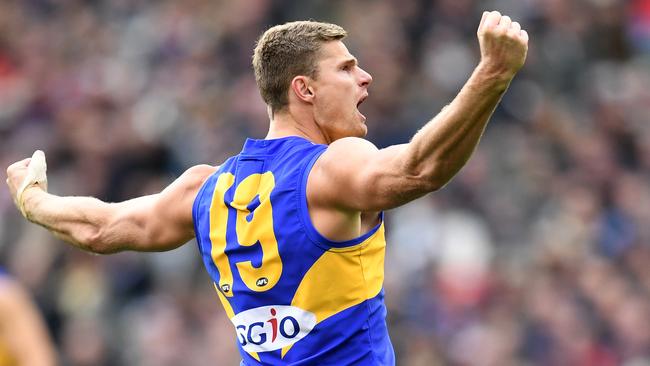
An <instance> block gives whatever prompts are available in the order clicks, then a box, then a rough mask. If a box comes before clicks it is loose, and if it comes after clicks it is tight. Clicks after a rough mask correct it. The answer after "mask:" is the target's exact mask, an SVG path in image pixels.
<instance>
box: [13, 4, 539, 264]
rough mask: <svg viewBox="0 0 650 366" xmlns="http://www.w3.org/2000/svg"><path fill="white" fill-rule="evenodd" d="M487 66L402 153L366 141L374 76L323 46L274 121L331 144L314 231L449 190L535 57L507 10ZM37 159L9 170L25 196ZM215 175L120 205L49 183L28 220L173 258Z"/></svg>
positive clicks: (318, 185) (280, 130)
mask: <svg viewBox="0 0 650 366" xmlns="http://www.w3.org/2000/svg"><path fill="white" fill-rule="evenodd" d="M477 35H478V40H479V45H480V49H481V60H480V62H479V64H478V66H477V67H476V68H475V70H474V72H473V73H472V75H471V76H470V78H469V80H468V81H467V82H466V83H465V85H464V86H463V88H462V89H461V91H460V92H459V93H458V95H457V96H456V98H454V100H453V101H452V102H451V103H450V104H449V105H447V106H446V107H445V108H444V109H443V110H442V111H441V112H440V113H439V114H438V115H437V116H435V117H434V118H433V119H432V120H430V121H429V122H428V123H426V124H425V125H424V126H423V127H422V128H421V129H420V131H419V132H418V133H416V134H415V136H413V139H412V140H411V141H410V142H409V143H407V144H402V145H394V146H390V147H387V148H385V149H381V150H379V149H377V148H376V147H375V146H374V145H373V144H372V143H370V142H368V141H366V140H364V139H363V138H362V137H363V136H365V134H366V131H367V128H366V125H365V117H364V116H363V115H362V114H361V113H359V111H358V109H357V106H358V104H359V102H361V101H363V100H364V99H365V98H366V97H367V96H368V87H369V86H370V84H371V83H372V77H371V76H370V75H369V74H368V73H367V72H365V71H364V70H363V69H361V68H360V67H359V65H358V63H357V60H356V59H355V58H354V57H353V56H352V55H350V53H349V52H348V50H347V48H346V47H345V45H344V44H343V43H342V42H341V41H331V42H327V43H325V44H324V45H323V47H322V49H321V51H320V53H319V55H320V58H319V61H318V71H319V72H318V76H317V77H316V78H315V79H312V78H310V77H307V76H303V75H298V76H295V77H294V78H293V80H292V81H291V86H290V90H289V95H288V99H289V105H288V107H287V108H285V109H283V110H282V111H277V112H276V113H273V114H272V119H271V121H270V126H269V133H268V135H267V138H278V137H284V136H302V137H305V138H307V139H309V140H311V141H312V142H314V143H321V144H329V147H328V149H327V151H326V152H325V153H323V154H322V155H321V157H320V158H319V159H318V160H317V162H316V164H315V165H314V167H313V169H312V171H311V173H310V175H309V179H308V184H307V201H308V207H309V214H310V216H311V219H312V221H313V223H314V226H315V227H316V228H317V229H318V230H319V231H320V233H321V234H323V235H324V236H325V237H327V238H329V239H331V240H336V241H341V240H347V239H350V238H354V237H357V236H359V235H360V234H362V233H365V232H367V231H368V230H369V229H370V228H371V227H373V226H374V225H375V224H376V223H377V220H378V218H377V213H378V212H379V211H382V210H386V209H390V208H394V207H397V206H400V205H403V204H405V203H407V202H409V201H412V200H414V199H416V198H418V197H421V196H423V195H425V194H427V193H430V192H432V191H435V190H437V189H439V188H441V187H442V186H444V185H445V184H446V183H447V182H448V181H449V180H450V179H451V178H452V177H453V176H454V175H455V174H456V173H457V172H458V171H459V170H460V169H461V168H462V167H463V165H464V164H465V163H466V162H467V160H468V159H469V157H470V156H471V154H472V153H473V151H474V149H475V148H476V146H477V144H478V142H479V140H480V137H481V135H482V134H483V131H484V129H485V126H486V125H487V122H488V120H489V118H490V116H491V115H492V112H493V111H494V109H495V107H496V106H497V104H498V103H499V101H500V100H501V97H502V95H503V93H504V92H505V91H506V89H507V88H508V86H509V84H510V82H511V80H512V79H513V77H514V76H515V74H516V73H517V71H518V70H519V69H520V68H521V67H522V66H523V64H524V61H525V59H526V53H527V50H528V34H527V33H526V31H525V30H522V29H521V26H520V25H519V23H517V22H513V21H512V20H511V19H510V18H509V17H508V16H502V15H501V14H500V13H499V12H496V11H493V12H485V13H484V14H483V17H482V19H481V22H480V25H479V27H478V31H477ZM29 162H30V159H25V160H22V161H19V162H17V163H14V164H12V165H11V166H10V167H9V168H8V169H7V176H8V178H7V184H8V186H9V190H10V192H11V195H12V197H13V198H14V200H15V201H17V196H16V194H17V191H18V187H20V184H21V183H22V182H23V180H24V177H25V175H26V174H27V171H28V166H29ZM215 169H216V168H215V167H212V166H207V165H198V166H195V167H192V168H190V169H188V170H187V171H186V172H185V173H184V174H183V175H181V176H180V177H179V178H178V179H177V180H176V181H174V182H173V183H172V184H171V185H170V186H168V187H167V188H165V189H164V190H163V191H162V192H160V193H158V194H154V195H150V196H144V197H139V198H135V199H132V200H129V201H125V202H120V203H106V202H102V201H100V200H98V199H95V198H91V197H60V196H57V195H54V194H50V193H48V192H47V190H46V187H44V186H43V185H41V184H38V183H36V184H33V185H31V186H29V187H28V188H27V189H26V190H25V191H24V193H23V195H22V197H21V204H22V205H23V208H24V214H25V216H26V217H27V218H28V219H29V220H30V221H32V222H34V223H36V224H39V225H41V226H43V227H45V228H47V229H48V230H50V231H51V232H52V233H54V234H55V235H57V236H58V237H60V238H62V239H63V240H65V241H67V242H69V243H71V244H73V245H75V246H77V247H79V248H82V249H84V250H88V251H91V252H95V253H113V252H117V251H122V250H134V251H164V250H170V249H174V248H176V247H178V246H180V245H182V244H183V243H185V242H187V241H188V240H190V239H191V238H193V236H194V232H193V222H192V203H193V200H194V197H195V196H196V194H197V192H198V190H199V188H200V187H201V185H202V184H203V182H204V181H205V179H206V178H207V177H208V176H209V175H210V174H212V173H213V172H214V171H215Z"/></svg>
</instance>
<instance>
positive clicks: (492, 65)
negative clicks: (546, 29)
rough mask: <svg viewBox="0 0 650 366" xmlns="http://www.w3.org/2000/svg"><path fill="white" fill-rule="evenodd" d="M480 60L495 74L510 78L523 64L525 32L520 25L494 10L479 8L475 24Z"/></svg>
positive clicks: (526, 49) (526, 41) (525, 43)
mask: <svg viewBox="0 0 650 366" xmlns="http://www.w3.org/2000/svg"><path fill="white" fill-rule="evenodd" d="M476 33H477V35H478V40H479V44H480V46H481V62H482V63H483V64H484V66H486V67H487V68H488V70H490V71H491V72H494V73H496V74H498V75H502V76H504V77H508V78H511V77H513V76H514V75H515V74H516V73H517V71H519V69H520V68H521V67H522V66H523V65H524V62H525V61H526V53H527V52H528V33H527V32H526V31H525V30H523V29H521V25H520V24H519V23H517V22H513V21H512V19H510V17H509V16H507V15H501V13H499V12H498V11H490V12H488V11H486V12H483V17H482V18H481V23H480V24H479V26H478V31H477V32H476Z"/></svg>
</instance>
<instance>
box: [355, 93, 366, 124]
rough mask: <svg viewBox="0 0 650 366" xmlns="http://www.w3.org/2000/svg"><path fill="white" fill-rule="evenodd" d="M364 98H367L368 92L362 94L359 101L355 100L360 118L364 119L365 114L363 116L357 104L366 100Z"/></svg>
mask: <svg viewBox="0 0 650 366" xmlns="http://www.w3.org/2000/svg"><path fill="white" fill-rule="evenodd" d="M366 98H368V94H365V95H364V96H362V97H361V99H359V101H358V102H357V113H359V115H360V116H361V118H362V119H363V120H364V121H365V120H366V116H364V115H363V113H361V111H359V106H360V105H361V103H363V102H364V101H365V100H366Z"/></svg>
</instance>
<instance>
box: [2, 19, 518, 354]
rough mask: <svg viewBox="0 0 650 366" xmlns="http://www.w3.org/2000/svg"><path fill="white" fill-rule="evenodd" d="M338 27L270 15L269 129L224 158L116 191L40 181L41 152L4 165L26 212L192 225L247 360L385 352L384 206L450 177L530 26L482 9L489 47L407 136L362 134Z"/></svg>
mask: <svg viewBox="0 0 650 366" xmlns="http://www.w3.org/2000/svg"><path fill="white" fill-rule="evenodd" d="M345 36H346V33H345V31H344V30H343V29H342V28H340V27H339V26H336V25H332V24H325V23H317V22H293V23H287V24H284V25H281V26H276V27H273V28H271V29H269V30H267V31H266V32H265V33H264V35H262V37H261V38H260V40H259V41H258V44H257V46H256V48H255V54H254V58H253V67H254V70H255V76H256V80H257V83H258V86H259V88H260V92H261V94H262V97H263V99H264V101H265V102H266V103H267V104H268V106H269V111H270V117H271V121H270V127H269V133H268V135H267V136H266V139H265V140H253V139H248V140H247V141H246V143H245V145H244V148H243V150H242V152H241V153H240V154H239V155H237V156H234V157H232V158H230V159H228V160H227V161H226V162H225V163H224V164H222V165H221V166H220V167H218V168H214V167H210V166H205V165H199V166H195V167H193V168H190V169H189V170H188V171H186V172H185V173H184V174H183V175H181V176H180V177H179V178H178V179H177V180H176V181H175V182H173V183H172V184H171V185H170V186H169V187H167V188H166V189H164V190H163V191H162V192H161V193H159V194H155V195H151V196H146V197H140V198H136V199H133V200H130V201H126V202H122V203H110V204H109V203H104V202H101V201H99V200H96V199H94V198H88V197H58V196H55V195H52V194H49V193H47V191H46V184H45V175H44V170H45V169H44V157H43V156H42V155H39V154H36V155H35V159H34V161H31V160H30V159H25V160H23V161H20V162H17V163H15V164H13V165H12V166H10V167H9V168H8V170H7V174H8V184H9V187H10V190H11V193H12V195H13V197H14V199H15V201H16V204H17V206H18V207H19V208H20V210H21V212H22V213H23V214H24V215H25V217H26V218H27V219H29V220H31V221H33V222H35V223H37V224H39V225H42V226H44V227H46V228H47V229H49V230H50V231H52V232H53V233H54V234H56V235H58V236H59V237H61V238H63V239H64V240H66V241H68V242H70V243H72V244H73V245H76V246H78V247H80V248H82V249H86V250H89V251H92V252H95V253H113V252H117V251H121V250H136V251H162V250H170V249H174V248H176V247H178V246H180V245H182V244H183V243H185V242H187V241H188V240H190V239H191V238H192V237H194V236H196V238H197V241H198V244H199V249H200V251H201V254H202V257H203V260H204V263H205V265H206V268H207V270H208V272H209V274H210V276H211V277H212V279H213V280H214V283H215V288H216V290H217V294H218V296H219V299H220V300H221V302H222V304H223V306H224V308H225V310H226V312H227V314H228V316H229V317H230V319H231V321H232V322H233V324H234V326H235V332H236V335H237V339H238V341H239V349H240V352H241V355H242V358H243V361H242V364H243V365H259V364H265V365H266V364H273V365H280V364H282V365H284V364H292V365H352V364H354V365H392V364H394V362H395V361H394V354H393V349H392V346H391V344H390V340H389V337H388V332H387V329H386V322H385V314H386V309H385V306H384V303H383V289H382V283H383V276H384V274H383V267H384V247H385V240H384V227H383V215H382V211H383V210H386V209H390V208H393V207H397V206H400V205H402V204H405V203H407V202H409V201H411V200H414V199H416V198H418V197H421V196H423V195H425V194H427V193H429V192H432V191H435V190H437V189H439V188H440V187H442V186H443V185H444V184H446V183H447V182H448V181H449V180H450V179H451V178H452V177H453V176H454V175H455V174H456V173H457V172H458V170H459V169H460V168H461V167H462V166H463V165H464V164H465V162H466V161H467V159H469V156H470V155H471V154H472V152H473V150H474V148H475V147H476V145H477V143H478V141H479V139H480V137H481V135H482V133H483V130H484V128H485V126H486V124H487V121H488V119H489V117H490V116H491V114H492V112H493V110H494V108H495V107H496V105H497V104H498V102H499V100H500V99H501V96H502V95H503V93H504V92H505V90H506V89H507V87H508V85H509V83H510V81H511V80H512V78H513V77H514V75H515V73H516V72H517V71H518V70H519V68H521V66H522V65H523V63H524V60H525V58H526V52H527V43H528V35H527V33H526V32H525V31H524V30H522V29H521V27H520V25H519V24H518V23H517V22H513V21H512V20H511V19H510V18H509V17H507V16H502V15H501V14H500V13H499V12H496V11H494V12H486V13H484V14H483V17H482V19H481V22H480V25H479V28H478V38H479V43H480V48H481V61H480V63H479V65H478V66H477V67H476V69H475V71H474V73H473V74H472V76H471V77H470V78H469V80H468V81H467V83H466V84H465V86H464V87H463V88H462V90H461V91H460V93H459V94H458V96H457V97H456V98H455V99H454V100H453V101H452V102H451V103H450V104H449V105H448V106H447V107H445V108H444V109H443V110H442V111H441V112H440V113H439V114H438V115H437V116H436V117H435V118H434V119H433V120H432V121H430V122H429V123H427V124H426V125H425V126H424V127H423V128H422V129H421V130H420V131H419V132H418V133H417V134H416V135H415V136H414V137H413V139H412V141H411V142H410V143H408V144H403V145H396V146H391V147H388V148H386V149H382V150H378V149H377V148H375V147H374V146H373V145H372V144H371V143H370V142H368V141H366V140H363V139H362V137H363V136H365V134H366V125H365V117H364V116H363V115H362V114H361V113H360V112H359V110H358V106H359V104H360V103H361V102H363V100H364V99H365V98H366V97H367V96H368V87H369V85H370V83H371V82H372V78H371V76H370V75H369V74H368V73H367V72H365V71H364V70H362V69H361V68H360V67H359V65H358V64H357V60H356V59H355V58H354V57H353V56H352V55H350V53H349V52H348V50H347V49H346V47H345V45H344V44H343V43H342V41H341V39H343V38H344V37H345Z"/></svg>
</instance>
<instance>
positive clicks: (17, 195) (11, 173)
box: [7, 150, 47, 215]
mask: <svg viewBox="0 0 650 366" xmlns="http://www.w3.org/2000/svg"><path fill="white" fill-rule="evenodd" d="M46 171H47V165H46V163H45V154H44V153H43V152H42V151H41V150H36V152H34V155H33V156H32V157H31V158H27V159H24V160H21V161H18V162H15V163H13V164H11V166H9V168H7V185H8V186H9V192H10V193H11V197H12V198H13V199H14V202H15V203H16V206H17V207H18V209H19V210H20V212H21V213H22V214H23V215H26V213H25V208H24V193H25V191H26V190H27V189H29V188H31V187H35V186H36V187H39V188H41V189H43V190H45V191H47V175H46Z"/></svg>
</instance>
